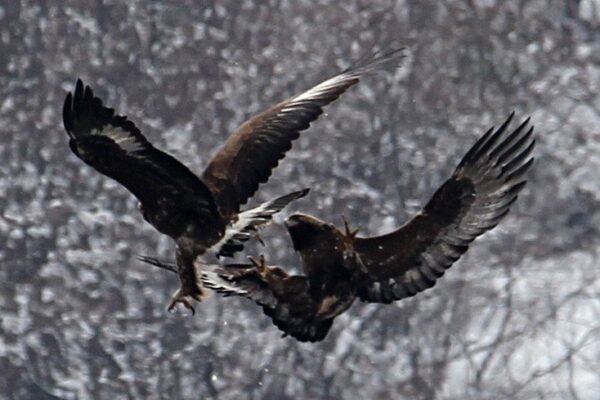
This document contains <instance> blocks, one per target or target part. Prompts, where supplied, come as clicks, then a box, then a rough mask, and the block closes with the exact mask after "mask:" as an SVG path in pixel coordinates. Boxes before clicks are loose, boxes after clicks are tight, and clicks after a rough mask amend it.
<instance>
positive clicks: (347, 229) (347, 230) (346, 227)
mask: <svg viewBox="0 0 600 400" xmlns="http://www.w3.org/2000/svg"><path fill="white" fill-rule="evenodd" d="M342 220H343V221H344V235H345V236H346V239H349V240H354V238H355V237H356V235H357V234H358V231H360V228H356V229H354V230H351V229H350V226H349V225H348V220H346V216H345V215H342Z"/></svg>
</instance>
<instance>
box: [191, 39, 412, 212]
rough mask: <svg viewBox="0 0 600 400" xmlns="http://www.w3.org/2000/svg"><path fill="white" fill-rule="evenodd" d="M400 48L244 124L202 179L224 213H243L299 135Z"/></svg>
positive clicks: (391, 59) (397, 55) (363, 62)
mask: <svg viewBox="0 0 600 400" xmlns="http://www.w3.org/2000/svg"><path fill="white" fill-rule="evenodd" d="M401 50H402V49H394V50H391V51H387V52H377V53H374V54H372V55H371V56H370V57H366V58H363V59H362V60H360V61H359V62H358V63H357V64H356V65H354V66H352V67H351V68H349V69H347V70H346V71H344V72H342V73H341V74H339V75H336V76H334V77H333V78H331V79H328V80H326V81H324V82H321V83H320V84H318V85H317V86H315V87H313V88H311V89H309V90H307V91H306V92H304V93H301V94H299V95H297V96H294V97H292V98H290V99H288V100H285V101H283V102H281V103H279V104H277V105H275V106H274V107H271V108H270V109H268V110H267V111H264V112H262V113H260V114H258V115H256V116H254V117H252V118H251V119H250V120H248V121H246V122H244V123H243V124H242V125H241V126H240V127H239V128H238V129H237V131H236V132H235V133H234V134H233V135H231V136H230V137H229V139H228V140H227V141H226V142H225V144H223V146H222V147H221V148H220V149H219V150H218V152H217V153H216V154H215V156H214V157H213V159H212V160H211V162H210V163H209V165H208V166H207V168H206V170H205V171H204V173H203V175H202V180H203V181H204V182H205V183H206V184H207V185H208V186H209V188H210V189H211V191H212V192H213V193H214V195H215V198H216V201H217V204H218V205H219V207H220V209H221V212H222V213H223V214H224V215H230V214H233V213H236V212H238V211H239V207H240V205H242V204H245V203H246V202H247V201H248V199H249V198H250V197H252V195H253V194H254V193H255V192H256V190H257V189H258V186H259V185H260V184H261V183H265V182H267V180H268V179H269V176H271V170H272V169H273V168H275V167H276V166H277V164H278V163H279V160H281V159H282V158H283V157H284V156H285V153H286V152H287V151H288V150H290V149H291V147H292V142H293V141H294V140H295V139H297V138H298V137H299V135H300V132H301V131H303V130H305V129H307V128H308V127H309V125H310V123H311V122H313V121H314V120H316V119H317V118H318V117H319V115H321V113H322V112H323V107H325V106H326V105H328V104H329V103H331V102H332V101H334V100H336V99H337V98H338V97H339V96H340V95H341V94H342V93H344V92H345V91H346V90H347V89H348V88H349V87H351V86H353V85H355V84H356V83H358V81H359V78H360V76H361V75H362V74H364V73H366V72H368V71H371V70H373V69H375V68H377V67H380V66H382V65H389V64H393V65H397V64H398V63H399V60H400V59H401V58H402V52H401Z"/></svg>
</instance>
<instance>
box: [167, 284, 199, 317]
mask: <svg viewBox="0 0 600 400" xmlns="http://www.w3.org/2000/svg"><path fill="white" fill-rule="evenodd" d="M177 303H181V304H183V306H184V307H185V308H187V309H188V310H190V311H191V312H192V316H193V315H196V309H195V308H194V306H193V305H192V302H191V300H190V297H188V296H182V295H181V290H177V291H176V292H175V294H174V295H173V297H171V300H170V301H169V304H168V306H167V310H168V311H169V312H171V313H172V312H174V310H175V307H177Z"/></svg>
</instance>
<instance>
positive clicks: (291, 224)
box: [285, 213, 336, 251]
mask: <svg viewBox="0 0 600 400" xmlns="http://www.w3.org/2000/svg"><path fill="white" fill-rule="evenodd" d="M285 227H286V228H287V230H288V232H289V233H290V237H291V238H292V243H293V245H294V250H296V251H303V250H305V249H307V248H312V247H314V246H315V244H319V243H324V241H325V240H327V239H331V237H332V236H333V237H335V236H336V235H335V232H336V228H335V227H334V226H333V225H332V224H328V223H327V222H325V221H321V220H320V219H318V218H315V217H312V216H310V215H307V214H301V213H296V214H292V215H290V216H289V217H288V218H286V220H285Z"/></svg>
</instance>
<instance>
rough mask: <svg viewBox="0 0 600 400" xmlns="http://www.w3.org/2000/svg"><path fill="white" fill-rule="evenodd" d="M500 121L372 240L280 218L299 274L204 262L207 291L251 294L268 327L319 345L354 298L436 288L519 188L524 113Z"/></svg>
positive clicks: (261, 262)
mask: <svg viewBox="0 0 600 400" xmlns="http://www.w3.org/2000/svg"><path fill="white" fill-rule="evenodd" d="M513 115H514V113H513V114H511V115H510V116H509V117H508V119H507V120H506V121H505V122H504V123H503V124H502V125H501V126H500V127H499V128H498V129H496V130H494V128H491V129H489V130H488V131H487V132H486V133H485V134H484V135H483V136H482V137H481V138H480V139H479V140H478V141H477V142H476V143H475V145H474V146H473V147H472V148H471V149H470V150H469V151H468V152H467V153H466V155H465V156H464V157H463V159H462V160H461V161H460V163H459V164H458V166H457V167H456V169H455V170H454V173H453V174H452V176H451V177H450V178H449V179H448V180H446V181H445V182H444V183H443V184H442V185H441V186H440V187H439V188H438V189H437V191H436V192H435V193H434V195H433V197H432V198H431V199H430V200H429V202H428V203H427V205H425V207H424V208H423V209H422V210H421V211H420V212H419V213H418V214H417V215H416V216H415V217H414V218H413V219H411V220H410V221H409V222H407V223H406V224H404V225H403V226H401V227H400V228H398V229H396V230H394V231H392V232H390V233H387V234H384V235H381V236H374V237H360V236H358V235H357V232H358V230H356V229H355V230H352V229H350V228H349V226H348V224H347V222H346V221H345V220H344V228H343V229H338V228H336V227H335V226H334V225H332V224H331V223H327V222H325V221H322V220H320V219H318V218H316V217H313V216H310V215H306V214H293V215H291V216H289V217H288V218H287V219H286V220H285V225H286V227H287V230H288V232H289V234H290V237H291V240H292V244H293V248H294V250H295V251H296V252H298V253H299V254H300V257H301V260H302V270H303V274H302V275H290V274H288V273H287V272H286V271H285V269H283V268H280V267H275V266H268V265H267V263H266V261H265V259H264V257H263V256H261V257H260V258H259V259H258V260H257V259H255V258H250V260H251V263H250V264H229V265H211V266H209V267H207V268H206V269H205V270H204V271H203V276H202V280H203V282H204V284H205V286H206V287H209V288H212V289H214V290H216V291H218V292H221V293H223V294H225V295H239V296H244V297H246V298H249V299H251V300H253V301H255V302H256V303H258V304H259V305H260V306H262V309H263V311H264V313H265V314H266V315H268V316H269V317H271V319H272V320H273V322H274V324H275V325H276V326H277V327H278V328H279V329H280V330H281V331H283V332H284V335H291V336H293V337H294V338H296V339H297V340H299V341H302V342H316V341H320V340H322V339H323V338H325V336H326V335H327V332H328V331H329V329H330V328H331V325H332V323H333V320H334V319H335V317H336V316H338V315H340V314H341V313H343V312H345V311H346V310H347V309H348V308H349V307H350V306H351V305H352V303H353V302H354V300H355V299H356V298H358V299H360V300H361V301H364V302H371V303H384V304H388V303H391V302H393V301H396V300H401V299H404V298H407V297H411V296H414V295H416V294H417V293H419V292H422V291H424V290H426V289H428V288H431V287H433V286H434V285H435V283H436V281H437V280H438V279H439V278H441V277H442V276H443V275H444V273H445V271H446V270H447V269H448V268H450V267H451V266H452V265H453V264H454V263H455V262H456V261H457V260H458V259H459V258H460V257H461V256H462V255H463V254H464V253H465V252H466V251H467V249H468V247H469V244H470V243H471V242H472V241H473V240H474V239H475V238H476V237H478V236H480V235H482V234H483V233H484V232H486V231H489V230H490V229H492V228H494V227H495V226H496V225H497V224H498V223H499V222H500V220H501V219H502V218H503V217H504V216H505V215H506V214H507V213H508V212H509V210H510V207H511V205H512V204H513V203H514V202H515V200H516V199H517V197H518V194H519V192H521V190H522V189H523V187H524V186H525V183H526V180H525V178H524V175H525V173H526V172H527V170H529V168H530V167H531V165H532V163H533V157H532V152H533V149H534V145H535V139H534V137H533V126H531V127H529V118H527V119H526V120H525V121H524V122H523V123H521V124H520V125H519V126H518V127H516V129H514V130H513V131H512V132H510V131H509V129H508V127H509V124H510V121H511V120H512V119H513Z"/></svg>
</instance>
